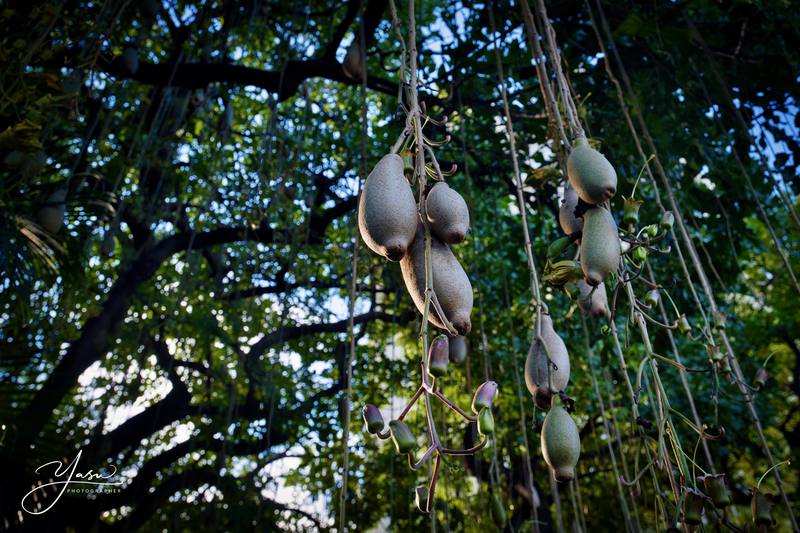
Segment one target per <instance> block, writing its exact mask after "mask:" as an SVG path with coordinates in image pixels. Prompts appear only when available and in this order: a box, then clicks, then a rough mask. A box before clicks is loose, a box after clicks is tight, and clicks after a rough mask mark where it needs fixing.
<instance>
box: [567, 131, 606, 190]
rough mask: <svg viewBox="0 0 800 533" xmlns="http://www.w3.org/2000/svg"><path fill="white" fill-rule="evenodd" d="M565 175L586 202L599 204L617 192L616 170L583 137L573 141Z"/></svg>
mask: <svg viewBox="0 0 800 533" xmlns="http://www.w3.org/2000/svg"><path fill="white" fill-rule="evenodd" d="M567 177H569V182H570V184H571V185H572V187H573V188H574V189H575V192H577V193H578V196H579V197H580V198H581V199H582V200H583V201H584V202H586V203H588V204H599V203H601V202H605V201H606V200H609V199H611V198H613V197H614V195H615V194H616V192H617V172H616V171H615V170H614V167H613V166H611V163H609V162H608V159H606V158H605V156H603V154H601V153H600V152H598V151H597V150H595V149H594V148H592V147H591V146H589V142H588V141H587V140H586V138H585V137H581V138H579V139H577V140H576V141H575V146H574V148H573V149H572V153H571V154H569V158H568V159H567Z"/></svg>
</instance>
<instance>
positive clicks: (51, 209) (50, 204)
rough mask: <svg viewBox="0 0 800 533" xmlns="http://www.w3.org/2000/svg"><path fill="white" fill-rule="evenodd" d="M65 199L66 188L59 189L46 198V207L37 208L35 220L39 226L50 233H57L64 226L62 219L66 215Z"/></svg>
mask: <svg viewBox="0 0 800 533" xmlns="http://www.w3.org/2000/svg"><path fill="white" fill-rule="evenodd" d="M66 199H67V188H66V187H59V188H58V189H56V190H55V191H54V192H53V193H52V194H51V195H50V196H48V198H47V201H46V205H44V206H43V207H41V208H39V211H38V212H37V213H36V219H37V221H38V222H39V225H40V226H41V227H43V228H44V229H45V230H47V231H48V232H50V233H58V230H60V229H61V226H62V225H63V224H64V217H65V216H66V213H67V206H66V204H65V202H64V201H65V200H66Z"/></svg>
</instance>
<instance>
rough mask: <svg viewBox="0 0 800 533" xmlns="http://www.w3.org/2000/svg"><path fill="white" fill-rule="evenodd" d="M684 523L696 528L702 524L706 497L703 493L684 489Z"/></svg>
mask: <svg viewBox="0 0 800 533" xmlns="http://www.w3.org/2000/svg"><path fill="white" fill-rule="evenodd" d="M683 491H684V493H685V494H684V497H683V521H684V522H685V523H686V524H688V525H690V526H696V525H699V524H700V523H701V522H702V518H701V517H702V515H703V504H704V503H705V500H706V497H705V495H704V494H703V493H702V492H699V491H696V490H694V489H690V488H688V487H683Z"/></svg>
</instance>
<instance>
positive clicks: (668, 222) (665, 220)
mask: <svg viewBox="0 0 800 533" xmlns="http://www.w3.org/2000/svg"><path fill="white" fill-rule="evenodd" d="M673 224H675V215H673V214H672V211H664V214H663V215H661V220H660V221H659V223H658V225H659V226H661V229H663V230H664V231H669V230H671V229H672V225H673Z"/></svg>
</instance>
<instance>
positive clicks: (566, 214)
mask: <svg viewBox="0 0 800 533" xmlns="http://www.w3.org/2000/svg"><path fill="white" fill-rule="evenodd" d="M576 207H578V193H576V192H575V189H573V188H572V186H570V185H567V186H566V187H564V201H563V202H561V207H560V208H559V209H558V222H559V223H560V224H561V231H563V232H564V235H572V234H573V233H577V232H579V231H581V230H583V219H582V218H578V217H576V216H575V208H576Z"/></svg>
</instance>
